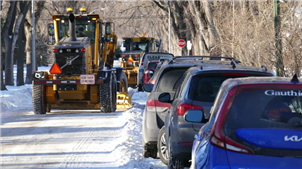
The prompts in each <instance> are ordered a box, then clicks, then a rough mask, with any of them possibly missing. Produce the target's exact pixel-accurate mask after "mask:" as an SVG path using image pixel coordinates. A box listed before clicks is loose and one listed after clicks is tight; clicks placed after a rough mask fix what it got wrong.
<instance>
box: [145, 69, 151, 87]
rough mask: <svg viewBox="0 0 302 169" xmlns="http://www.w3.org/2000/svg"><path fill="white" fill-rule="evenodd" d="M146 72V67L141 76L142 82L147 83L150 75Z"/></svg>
mask: <svg viewBox="0 0 302 169" xmlns="http://www.w3.org/2000/svg"><path fill="white" fill-rule="evenodd" d="M148 73H149V69H147V70H146V71H145V72H144V77H143V82H144V84H146V83H148V81H149V80H150V77H149V76H148Z"/></svg>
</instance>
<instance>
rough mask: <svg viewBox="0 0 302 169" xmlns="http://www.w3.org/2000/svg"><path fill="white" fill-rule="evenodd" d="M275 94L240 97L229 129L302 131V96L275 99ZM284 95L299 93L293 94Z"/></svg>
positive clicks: (269, 91) (242, 95)
mask: <svg viewBox="0 0 302 169" xmlns="http://www.w3.org/2000/svg"><path fill="white" fill-rule="evenodd" d="M274 92H276V91H275V90H259V91H246V92H242V93H240V94H239V95H238V96H237V97H236V99H235V101H234V102H233V105H232V107H231V109H230V112H229V115H228V117H227V121H226V123H225V126H226V127H227V128H281V129H294V130H301V129H302V92H300V94H301V95H300V96H294V95H293V96H287V95H286V96H285V95H284V96H282V95H283V94H282V95H274V94H273V93H274ZM279 92H281V91H279ZM283 92H286V93H287V92H289V94H291V92H293V93H295V92H298V93H299V91H293V90H288V91H282V93H283Z"/></svg>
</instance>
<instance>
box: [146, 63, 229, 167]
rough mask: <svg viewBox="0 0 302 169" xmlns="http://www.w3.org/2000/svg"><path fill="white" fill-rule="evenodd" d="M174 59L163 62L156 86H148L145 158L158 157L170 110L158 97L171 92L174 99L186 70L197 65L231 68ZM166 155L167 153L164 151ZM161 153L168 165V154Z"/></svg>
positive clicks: (158, 72)
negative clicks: (162, 130) (159, 138)
mask: <svg viewBox="0 0 302 169" xmlns="http://www.w3.org/2000/svg"><path fill="white" fill-rule="evenodd" d="M184 58H185V57H183V58H182V59H174V60H172V61H169V62H163V63H162V65H161V67H160V68H159V70H158V71H157V73H156V74H154V75H153V76H156V79H157V80H156V81H155V84H154V85H153V84H146V85H145V86H144V89H145V91H147V92H150V94H149V96H148V99H147V103H146V106H145V110H144V114H143V132H142V137H143V156H144V157H146V158H147V157H152V158H156V157H157V152H158V149H157V142H158V133H159V131H160V129H161V128H162V127H163V126H164V124H165V123H164V121H165V115H166V113H167V111H168V110H169V108H170V106H171V104H170V103H161V102H159V101H158V96H159V95H160V94H162V93H164V92H169V93H170V95H171V96H172V97H173V95H174V93H175V90H176V89H177V87H178V86H179V85H182V81H181V79H180V78H181V77H182V75H183V74H184V72H185V71H186V70H188V69H189V68H190V67H192V66H195V65H200V64H203V65H207V64H208V65H220V64H226V65H229V66H230V61H228V62H221V61H216V60H215V61H203V60H202V59H203V58H202V57H195V58H194V59H192V58H189V59H188V60H186V59H184ZM163 152H164V153H165V152H166V151H163ZM164 153H159V156H160V158H161V160H162V161H163V162H164V163H166V164H167V163H168V159H166V157H167V154H164Z"/></svg>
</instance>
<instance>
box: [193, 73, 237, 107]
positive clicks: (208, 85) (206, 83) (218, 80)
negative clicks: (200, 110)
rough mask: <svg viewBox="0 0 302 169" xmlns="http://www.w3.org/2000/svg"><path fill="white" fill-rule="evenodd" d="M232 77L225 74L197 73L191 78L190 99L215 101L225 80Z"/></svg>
mask: <svg viewBox="0 0 302 169" xmlns="http://www.w3.org/2000/svg"><path fill="white" fill-rule="evenodd" d="M227 78H232V77H230V76H227V77H226V76H223V75H211V76H205V75H197V76H194V77H193V78H192V80H191V84H190V91H189V99H191V100H195V101H202V102H214V100H215V97H216V95H217V93H218V91H219V88H220V86H221V84H222V82H223V81H224V80H226V79H227Z"/></svg>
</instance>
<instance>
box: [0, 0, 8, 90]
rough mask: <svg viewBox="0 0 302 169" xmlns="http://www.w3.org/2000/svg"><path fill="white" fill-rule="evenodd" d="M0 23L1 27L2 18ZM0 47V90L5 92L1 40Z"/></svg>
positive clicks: (0, 30) (0, 28) (0, 29)
mask: <svg viewBox="0 0 302 169" xmlns="http://www.w3.org/2000/svg"><path fill="white" fill-rule="evenodd" d="M0 11H1V14H2V1H1V2H0ZM0 23H1V25H2V17H0ZM2 30H3V28H2V27H0V34H1V35H2ZM0 46H1V51H0V86H1V88H0V90H7V89H6V87H5V85H4V81H3V63H2V62H3V53H2V38H1V41H0Z"/></svg>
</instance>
